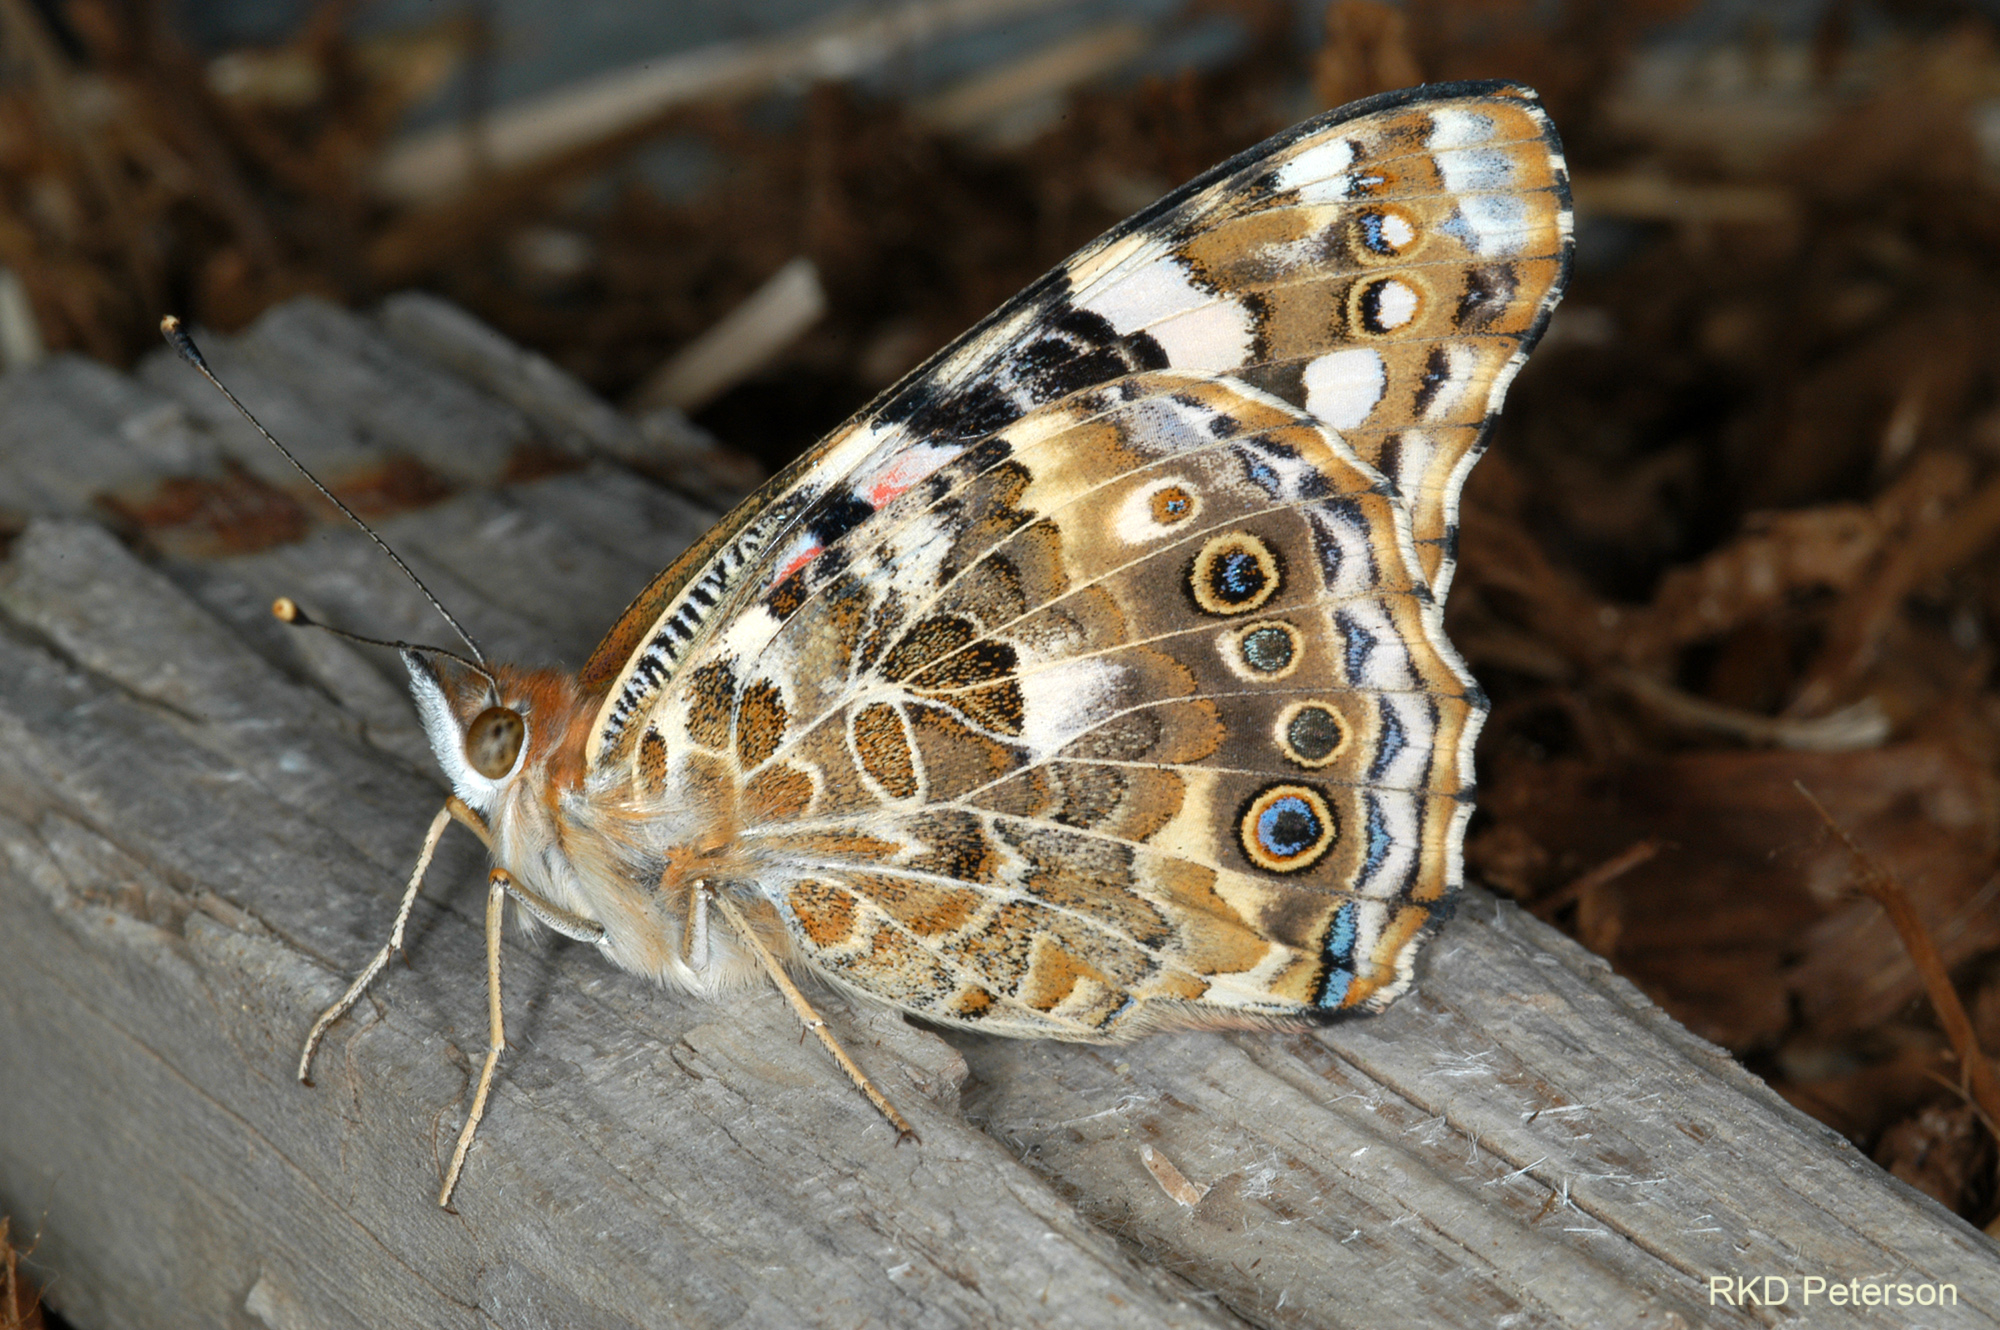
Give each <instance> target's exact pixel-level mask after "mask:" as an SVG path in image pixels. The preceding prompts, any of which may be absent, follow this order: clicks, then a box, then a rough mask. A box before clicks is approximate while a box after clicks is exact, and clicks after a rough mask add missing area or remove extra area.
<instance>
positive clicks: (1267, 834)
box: [1237, 785, 1340, 873]
mask: <svg viewBox="0 0 2000 1330" xmlns="http://www.w3.org/2000/svg"><path fill="white" fill-rule="evenodd" d="M1237 827H1238V834H1239V836H1240V838H1241V839H1240V843H1241V845H1242V846H1243V853H1244V855H1245V856H1246V857H1248V858H1249V860H1250V862H1251V863H1253V864H1256V865H1257V866H1258V867H1259V868H1264V869H1268V870H1270V871H1271V872H1273V873H1296V872H1299V871H1301V870H1302V869H1307V868H1311V867H1312V866H1313V865H1314V864H1316V863H1318V862H1319V861H1320V860H1321V859H1323V858H1325V857H1326V852H1327V851H1328V850H1329V849H1331V848H1333V843H1334V841H1335V840H1337V839H1338V838H1339V835H1340V832H1339V828H1338V826H1337V825H1336V823H1335V822H1334V817H1333V809H1331V808H1329V807H1328V806H1327V802H1326V799H1325V797H1324V796H1322V795H1321V794H1320V792H1319V791H1318V790H1315V789H1313V788H1312V787H1311V786H1308V785H1271V786H1267V787H1266V788H1265V789H1264V791H1263V792H1262V793H1260V794H1258V795H1257V796H1256V797H1255V798H1253V799H1252V800H1250V802H1249V803H1247V804H1245V805H1244V806H1243V811H1242V813H1241V814H1239V816H1238V822H1237Z"/></svg>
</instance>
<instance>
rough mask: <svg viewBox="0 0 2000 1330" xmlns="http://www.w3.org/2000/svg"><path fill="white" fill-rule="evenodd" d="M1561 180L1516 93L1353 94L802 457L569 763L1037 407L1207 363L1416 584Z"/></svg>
mask: <svg viewBox="0 0 2000 1330" xmlns="http://www.w3.org/2000/svg"><path fill="white" fill-rule="evenodd" d="M1570 248H1571V245H1570V210H1569V192H1568V177H1567V172H1566V169H1565V167H1564V165H1563V160H1562V155H1561V151H1560V148H1559V145H1558V144H1557V141H1556V136H1555V132H1554V130H1553V128H1552V127H1551V126H1550V124H1549V122H1548V118H1547V116H1546V115H1545V114H1544V113H1543V111H1542V109H1541V106H1540V104H1539V103H1538V102H1537V101H1536V100H1535V98H1534V95H1533V94H1532V93H1530V92H1528V91H1527V90H1526V89H1523V88H1519V87H1515V86H1512V85H1507V84H1443V85H1435V86H1432V87H1428V88H1422V89H1416V90H1413V91H1410V92H1402V93H1391V94H1386V95H1384V96H1381V97H1376V98H1371V99H1369V100H1367V101H1363V102H1357V103H1355V104H1353V105H1351V106H1347V107H1343V108H1341V109H1340V110H1337V111H1333V112H1329V113H1328V114H1326V115H1324V116H1321V117H1319V118H1317V119H1314V120H1310V121H1307V122H1305V123H1304V124H1301V125H1297V126H1295V127H1293V128H1292V129H1290V130H1287V131H1285V132H1284V133H1282V134H1279V135H1278V136H1276V137H1275V138H1272V139H1270V140H1268V141H1266V142H1265V143H1263V144H1260V145H1259V146H1257V147H1256V148H1253V149H1251V150H1249V151H1248V152H1246V153H1243V154H1242V155H1240V156H1238V157H1236V158H1233V159H1231V160H1230V161H1228V162H1225V163H1223V164H1222V165H1220V166H1218V167H1216V168H1215V169H1214V170H1212V171H1210V172H1208V173H1207V174H1206V175H1204V176H1202V177H1200V178H1199V179H1197V180H1195V181H1193V182H1191V183H1190V184H1188V185H1187V186H1185V187H1184V188H1182V189H1180V190H1178V191H1176V192H1175V193H1173V194H1171V195H1169V196H1168V197H1166V198H1165V199H1162V200H1161V201H1160V202H1159V203H1158V204H1156V205H1154V206H1153V207H1152V208H1149V209H1147V210H1146V211H1145V212H1143V213H1141V214H1139V215H1138V216H1136V217H1134V218H1132V219H1130V220H1129V221H1127V222H1125V223H1124V224H1122V225H1120V226H1119V227H1117V228H1115V229H1114V230H1112V231H1111V232H1110V233H1108V234H1107V235H1105V236H1104V237H1103V238H1101V239H1100V240H1098V241H1096V242H1095V243H1093V244H1092V245H1090V246H1088V247H1086V248H1085V249H1084V250H1082V251H1081V252H1080V253H1078V254H1077V255H1076V256H1074V257H1073V258H1071V259H1070V260H1069V261H1068V262H1067V263H1065V264H1063V265H1062V266H1061V267H1059V268H1057V269H1056V270H1055V271H1054V272H1051V273H1049V274H1048V275H1047V276H1046V277H1044V278H1042V279H1041V280H1040V281H1038V282H1037V283H1035V284H1034V285H1033V286H1031V287H1030V288H1029V289H1028V290H1026V291H1025V292H1023V293H1022V294H1021V295H1020V296H1019V297H1017V298H1016V299H1014V300H1013V301H1011V302H1009V303H1008V304H1007V305H1006V306H1004V307H1003V308H1002V309H1001V310H1000V311H999V312H997V313H996V314H994V315H993V316H992V317H991V318H989V319H988V320H986V321H985V322H984V323H983V324H981V325H980V326H979V327H977V328H975V329H973V330H972V331H971V332H970V333H968V334H966V335H965V336H964V337H962V338H960V339H959V341H957V342H956V343H954V344H953V345H952V346H950V347H948V348H946V349H945V350H944V351H942V352H940V353H939V354H938V355H937V356H936V357H934V358H933V359H932V360H931V361H930V362H929V363H927V364H926V365H924V366H923V367H922V368H920V369H918V370H917V371H915V372H914V373H913V374H912V375H910V377H909V378H907V379H905V380H904V381H903V382H902V383H900V384H898V385H897V386H896V387H895V388H893V389H891V390H890V391H889V392H888V393H885V394H884V395H883V397H882V398H881V399H880V400H879V401H878V402H877V403H875V404H874V405H873V406H871V407H870V408H869V409H868V410H866V411H864V412H863V413H862V414H861V415H860V416H857V417H856V418H855V419H854V420H852V421H850V422H849V423H848V424H847V425H845V426H843V427H842V428H841V429H840V430H838V431H836V432H835V433H834V434H833V435H832V436H831V437H829V438H828V439H827V440H825V441H824V442H823V443H821V444H820V445H819V446H818V447H817V448H815V449H814V450H813V451H812V452H811V453H809V454H808V455H806V456H805V457H803V458H801V459H800V460H799V462H797V463H795V464H794V465H793V466H791V467H789V468H787V469H786V471H785V472H784V473H782V474H780V475H779V476H777V477H775V478H774V479H773V481H772V482H771V484H770V485H768V486H767V487H765V489H764V490H762V491H760V493H759V494H758V495H756V496H755V497H753V498H752V499H751V500H749V501H748V502H746V503H745V504H744V505H743V506H742V507H741V508H739V509H738V510H737V511H736V512H735V513H732V514H731V515H730V517H729V518H728V519H726V520H725V521H724V522H723V523H722V525H721V526H719V527H718V528H717V529H716V531H715V532H713V533H711V535H710V536H709V537H708V538H707V539H705V540H704V541H703V542H702V543H701V544H700V545H699V546H697V547H696V548H695V549H694V550H691V551H690V552H689V553H688V554H687V555H686V556H684V557H683V558H682V559H681V560H678V561H677V562H676V563H675V564H674V565H673V566H672V567H670V568H668V569H667V570H666V571H665V572H664V573H662V574H661V576H660V577H659V578H658V579H656V580H655V582H654V584H653V585H652V586H651V587H649V588H647V590H646V591H645V592H644V593H642V594H641V596H640V597H639V598H638V599H637V600H636V601H635V602H634V603H633V605H632V607H631V608H630V609H629V610H628V611H627V613H626V614H625V616H624V617H623V618H622V619H621V620H620V622H619V624H618V625H617V626H616V627H615V628H614V629H613V630H612V632H611V633H610V634H609V635H608V636H607V637H606V638H605V640H604V642H603V644H601V645H600V647H599V648H598V650H597V652H596V654H595V655H594V656H593V658H592V660H591V662H590V664H589V665H588V666H587V667H586V668H585V670H584V680H585V683H586V685H587V686H593V687H598V686H601V687H605V688H606V696H605V702H604V704H603V707H602V709H601V711H600V713H599V716H598V718H597V723H596V725H595V726H594V727H593V730H592V735H591V740H590V744H589V748H588V751H587V753H586V758H587V760H589V761H590V762H591V763H592V764H593V765H598V764H603V763H609V764H611V765H614V766H622V765H624V764H625V763H628V762H629V761H630V758H631V746H632V744H633V743H634V742H635V741H636V736H635V732H634V730H633V727H632V725H631V721H632V719H633V718H634V717H635V716H639V715H641V714H642V713H644V712H646V711H647V710H648V709H649V708H650V706H651V704H652V702H653V700H654V699H655V697H656V696H657V695H658V693H659V691H660V690H661V689H662V688H663V687H664V686H665V685H666V684H667V682H668V681H669V680H670V679H672V678H674V677H675V676H676V675H677V674H679V673H680V672H681V668H682V665H683V663H684V662H685V661H686V660H688V659H689V658H690V656H691V655H693V654H696V653H697V650H698V647H699V645H700V643H701V642H702V641H703V639H704V637H705V636H706V635H707V634H709V633H711V632H713V631H714V629H715V628H716V626H717V625H718V624H720V623H723V622H725V621H727V619H728V618H729V616H730V614H731V612H732V610H733V608H734V607H735V606H737V605H738V604H740V603H741V602H742V601H744V600H745V599H746V598H749V597H752V596H755V595H761V594H762V593H763V592H765V591H766V590H768V589H769V588H770V587H772V586H774V585H776V583H777V582H779V581H781V580H783V579H784V578H786V577H788V576H789V575H790V574H792V573H793V572H795V571H797V570H798V569H800V568H802V567H804V566H805V565H806V564H808V563H811V562H815V561H819V560H829V561H834V562H837V561H838V560H840V559H841V558H843V557H845V555H844V548H845V546H846V543H847V541H848V539H849V537H850V535H851V534H852V533H854V532H855V531H856V529H857V528H858V527H861V526H862V525H864V524H866V523H868V522H869V521H870V519H871V518H872V517H873V515H874V514H875V512H876V511H877V510H878V509H880V508H881V507H882V506H883V505H884V504H885V503H888V502H889V501H890V500H892V499H894V498H895V497H896V496H898V495H900V494H902V493H904V492H905V491H906V490H908V489H910V488H911V487H912V486H915V485H918V484H920V483H922V482H923V481H924V480H925V478H926V477H927V476H929V475H930V474H931V473H932V472H934V471H935V470H936V469H937V468H938V467H940V466H943V465H944V464H945V463H946V462H948V461H950V460H952V459H953V458H955V457H958V456H959V455H961V454H962V453H963V452H964V451H965V450H966V449H967V448H969V447H971V446H973V445H974V444H976V443H978V442H979V441H980V440H982V439H985V438H988V437H990V436H991V435H992V434H993V433H994V432H995V431H998V430H1001V429H1003V428H1005V427H1007V426H1008V425H1010V424H1012V423H1014V422H1016V421H1018V420H1020V419H1021V418H1022V417H1023V416H1025V415H1026V414H1028V413H1029V412H1031V411H1034V410H1035V409H1036V408H1038V407H1040V406H1043V405H1046V404H1048V403H1051V402H1056V401H1059V400H1061V399H1062V398H1064V397H1066V396H1067V395H1069V394H1071V393H1074V392H1078V391H1081V390H1083V389H1086V388H1089V387H1092V386H1096V385H1100V384H1105V383H1110V382H1112V381H1114V380H1116V379H1119V378H1121V377H1123V376H1125V375H1128V374H1133V373H1138V372H1144V371H1154V370H1166V369H1173V370H1185V371H1194V372H1200V373H1207V374H1226V375H1229V376H1231V377H1233V378H1236V379H1239V380H1241V381H1242V382H1244V383H1245V384H1248V385H1252V386H1255V387H1257V388H1259V389H1261V390H1263V391H1265V392H1267V393H1270V394H1271V395H1273V396H1275V397H1277V398H1279V399H1281V400H1283V401H1285V402H1288V403H1290V404H1291V405H1292V406H1294V407H1296V408H1299V409H1300V410H1302V411H1305V412H1306V413H1308V414H1310V415H1312V416H1313V417H1314V418H1315V419H1316V420H1318V421H1319V422H1321V423H1322V424H1324V425H1326V426H1328V427H1330V428H1332V429H1335V430H1337V431H1339V432H1340V434H1341V436H1342V437H1343V438H1344V439H1345V440H1346V441H1347V442H1348V444H1349V445H1350V446H1351V447H1353V448H1354V450H1355V451H1356V452H1357V453H1358V454H1359V455H1360V457H1361V458H1362V459H1363V460H1365V461H1367V462H1368V463H1370V464H1371V465H1374V466H1376V467H1377V468H1378V469H1379V470H1381V471H1382V472H1383V473H1384V474H1385V475H1386V476H1387V477H1388V478H1389V479H1390V480H1391V481H1392V482H1393V483H1394V486H1395V489H1396V492H1397V494H1398V495H1399V498H1400V501H1401V502H1402V503H1403V504H1404V505H1405V507H1406V510H1407V512H1408V514H1409V517H1410V524H1411V531H1412V534H1413V536H1414V538H1415V540H1416V541H1417V544H1418V551H1419V559H1420V562H1421V565H1422V569H1423V573H1424V576H1425V579H1426V581H1427V582H1428V583H1429V585H1430V586H1431V589H1432V591H1433V593H1434V594H1435V595H1436V596H1437V597H1438V598H1439V599H1442V598H1443V594H1444V590H1445V588H1446V587H1447V586H1448V585H1449V582H1450V578H1451V570H1452V564H1451V557H1452V550H1453V546H1454V544H1455V537H1456V511H1457V505H1458V493H1459V488H1460V486H1461V485H1462V483H1463V481H1464V477H1465V474H1466V472H1467V470H1468V469H1469V468H1470V466H1471V464H1472V462H1473V460H1474V459H1475V458H1476V456H1477V453H1478V449H1479V446H1480V443H1481V441H1482V440H1483V439H1484V437H1485V434H1486V431H1487V430H1488V428H1489V427H1490V425H1491V422H1492V420H1493V417H1494V415H1495V414H1496V413H1497V412H1498V410H1499V407H1500V402H1501V398H1502V397H1503V395H1504V394H1505V391H1506V388H1507V385H1508V383H1509V382H1510V381H1511V379H1512V377H1513V375H1514V373H1515V371H1516V370H1518V369H1519V367H1520V365H1521V363H1522V362H1523V361H1524V360H1525V359H1526V356H1527V353H1528V350H1529V349H1530V347H1532V345H1533V343H1534V341H1535V339H1536V338H1537V337H1538V336H1539V335H1540V333H1541V330H1542V327H1543V326H1544V324H1545V323H1546V321H1547V317H1548V314H1549V312H1550V310H1551V309H1552V308H1553V307H1554V304H1555V302H1556V299H1557V297H1558V296H1559V294H1560V291H1561V286H1562V283H1563V280H1564V278H1565V276H1566V274H1567V271H1568V265H1569V254H1570Z"/></svg>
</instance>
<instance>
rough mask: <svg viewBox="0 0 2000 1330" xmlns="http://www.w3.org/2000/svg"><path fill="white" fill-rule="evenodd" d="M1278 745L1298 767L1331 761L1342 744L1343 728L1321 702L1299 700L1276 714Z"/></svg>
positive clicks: (1338, 754)
mask: <svg viewBox="0 0 2000 1330" xmlns="http://www.w3.org/2000/svg"><path fill="white" fill-rule="evenodd" d="M1277 737H1278V748H1279V750H1280V751H1282V752H1283V753H1284V755H1285V756H1286V757H1288V758H1290V759H1291V760H1292V761H1293V762H1296V763H1298V765H1300V766H1302V767H1324V766H1329V765H1331V764H1332V762H1333V760H1334V759H1335V758H1337V757H1339V756H1340V752H1341V749H1342V748H1343V747H1345V746H1346V742H1347V731H1346V729H1345V727H1343V726H1342V725H1341V723H1340V717H1339V716H1338V715H1336V714H1335V713H1334V710H1333V708H1332V707H1331V706H1328V705H1327V704H1326V703H1325V702H1301V703H1298V704H1297V705H1295V706H1291V707H1287V708H1286V709H1285V711H1284V714H1283V715H1281V716H1279V717H1278V736H1277Z"/></svg>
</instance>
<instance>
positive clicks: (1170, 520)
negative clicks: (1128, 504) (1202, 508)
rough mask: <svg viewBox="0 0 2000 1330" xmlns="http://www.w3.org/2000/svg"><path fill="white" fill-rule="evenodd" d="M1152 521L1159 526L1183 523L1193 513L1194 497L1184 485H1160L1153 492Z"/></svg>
mask: <svg viewBox="0 0 2000 1330" xmlns="http://www.w3.org/2000/svg"><path fill="white" fill-rule="evenodd" d="M1152 503H1153V520H1154V521H1155V522H1158V523H1159V524H1160V525H1161V526H1171V525H1173V524H1175V523H1178V522H1185V521H1186V520H1187V519H1188V518H1190V517H1193V516H1194V513H1195V497H1194V495H1193V493H1192V492H1190V491H1189V490H1188V489H1187V487H1186V486H1184V485H1162V486H1161V487H1160V488H1159V489H1156V490H1154V491H1153V494H1152Z"/></svg>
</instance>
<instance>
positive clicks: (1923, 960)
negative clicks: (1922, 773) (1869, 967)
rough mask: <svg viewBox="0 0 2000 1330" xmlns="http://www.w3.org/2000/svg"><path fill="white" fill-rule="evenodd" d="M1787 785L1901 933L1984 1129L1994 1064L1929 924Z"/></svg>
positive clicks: (1997, 1098) (1997, 1097) (1995, 1096)
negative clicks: (1842, 848)
mask: <svg viewBox="0 0 2000 1330" xmlns="http://www.w3.org/2000/svg"><path fill="white" fill-rule="evenodd" d="M1792 786H1793V788H1794V789H1796V790H1798V792H1799V795H1800V797H1801V798H1803V799H1804V800H1805V801H1806V802H1807V803H1809V804H1811V805H1812V807H1813V811H1814V812H1816V813H1818V814H1819V816H1820V820H1821V821H1822V822H1824V823H1826V829H1827V830H1828V831H1829V832H1831V833H1832V834H1833V835H1834V836H1835V837H1836V838H1837V839H1838V840H1839V841H1840V843H1841V844H1842V845H1844V846H1846V847H1847V852H1848V854H1849V855H1850V856H1851V857H1852V858H1853V860H1854V869H1855V884H1854V885H1855V886H1856V887H1858V888H1859V889H1860V890H1861V891H1862V892H1863V893H1864V894H1865V895H1867V896H1868V897H1869V898H1870V899H1871V900H1873V901H1874V902H1875V903H1876V904H1878V905H1880V906H1881V907H1882V912H1883V913H1884V914H1886V915H1888V916H1889V923H1890V924H1891V925H1892V926H1893V927H1894V928H1895V930H1896V936H1897V937H1899V938H1901V939H1902V942H1903V950H1904V951H1906V952H1908V953H1909V957H1910V964H1912V965H1914V966H1915V967H1916V970H1917V975H1918V977H1919V978H1921V979H1922V980H1923V983H1924V991H1925V992H1926V993H1928V994H1929V995H1930V1000H1931V1008H1932V1010H1934V1011H1936V1012H1937V1018H1938V1024H1939V1025H1940V1026H1941V1027H1943V1030H1944V1036H1945V1038H1946V1039H1947V1040H1949V1041H1950V1042H1951V1047H1952V1051H1953V1052H1954V1053H1955V1054H1957V1056H1958V1065H1959V1069H1960V1074H1961V1076H1962V1081H1961V1084H1960V1090H1961V1092H1962V1093H1964V1094H1966V1095H1967V1096H1968V1097H1969V1098H1970V1099H1971V1100H1972V1103H1973V1106H1974V1107H1976V1108H1977V1109H1978V1110H1979V1112H1980V1114H1981V1115H1982V1116H1983V1117H1984V1119H1985V1121H1986V1124H1987V1127H1988V1129H1989V1130H1991V1129H1993V1128H1994V1125H1995V1124H1996V1123H2000V1080H1996V1079H1995V1078H1994V1075H1993V1065H1992V1064H1991V1063H1990V1062H1988V1061H1987V1060H1986V1054H1985V1053H1984V1052H1982V1051H1981V1050H1980V1047H1979V1036H1978V1033H1977V1032H1976V1031H1975V1030H1974V1029H1973V1027H1972V1018H1971V1017H1970V1016H1968V1015H1967V1014H1966V1011H1965V1004H1964V1003H1962V1002H1960V1001H1959V998H1958V990H1957V989H1956V988H1954V987H1953V986H1952V982H1951V975H1950V974H1949V973H1948V972H1947V971H1946V970H1945V966H1944V958H1943V956H1941V955H1940V954H1939V952H1938V949H1937V943H1935V942H1933V941H1932V940H1931V935H1930V930H1929V929H1927V928H1925V927H1924V922H1923V920H1922V919H1919V918H1918V917H1917V912H1916V908H1915V907H1914V906H1912V905H1911V904H1910V898H1909V895H1908V893H1906V892H1905V891H1904V890H1903V885H1902V883H1900V882H1898V881H1897V880H1896V879H1895V877H1894V876H1893V875H1892V874H1890V873H1889V872H1888V871H1887V870H1886V869H1884V868H1883V867H1882V866H1881V865H1880V864H1878V863H1877V862H1875V859H1874V857H1873V856H1872V855H1870V854H1869V853H1868V852H1867V851H1866V850H1863V849H1862V848H1861V847H1860V846H1859V845H1858V844H1856V843H1855V840H1854V838H1853V837H1852V836H1850V835H1849V834H1848V833H1847V830H1846V828H1844V827H1842V826H1841V825H1840V823H1838V822H1836V821H1834V818H1833V814H1831V813H1829V812H1827V810H1826V805H1825V804H1822V803H1821V802H1820V801H1819V800H1818V799H1817V798H1815V797H1814V796H1813V793H1812V791H1811V790H1808V789H1807V788H1806V787H1805V782H1803V781H1793V782H1792ZM1996 1135H2000V1132H1996Z"/></svg>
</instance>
